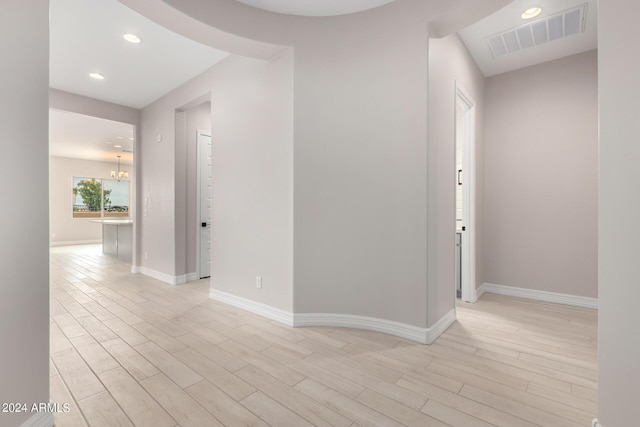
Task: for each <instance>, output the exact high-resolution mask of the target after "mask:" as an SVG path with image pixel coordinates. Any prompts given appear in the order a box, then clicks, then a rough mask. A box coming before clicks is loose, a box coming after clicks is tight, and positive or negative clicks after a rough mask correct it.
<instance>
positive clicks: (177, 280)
mask: <svg viewBox="0 0 640 427" xmlns="http://www.w3.org/2000/svg"><path fill="white" fill-rule="evenodd" d="M131 272H132V273H134V274H144V275H145V276H149V277H153V278H154V279H157V280H160V281H161V282H164V283H168V284H170V285H174V286H175V285H182V284H183V283H187V275H186V274H183V275H182V276H172V275H170V274H166V273H162V272H160V271H156V270H152V269H150V268H148V267H143V266H139V265H138V266H133V265H132V266H131Z"/></svg>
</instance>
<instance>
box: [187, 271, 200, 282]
mask: <svg viewBox="0 0 640 427" xmlns="http://www.w3.org/2000/svg"><path fill="white" fill-rule="evenodd" d="M194 280H200V278H199V277H198V273H189V274H187V282H193V281H194Z"/></svg>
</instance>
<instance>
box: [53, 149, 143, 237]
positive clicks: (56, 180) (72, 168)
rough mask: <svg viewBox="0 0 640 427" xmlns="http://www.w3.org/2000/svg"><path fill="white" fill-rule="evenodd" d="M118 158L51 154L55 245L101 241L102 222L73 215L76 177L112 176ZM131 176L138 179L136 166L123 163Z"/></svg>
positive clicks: (104, 177) (106, 177) (107, 177)
mask: <svg viewBox="0 0 640 427" xmlns="http://www.w3.org/2000/svg"><path fill="white" fill-rule="evenodd" d="M115 168H116V163H114V162H97V161H91V160H81V159H68V158H65V157H54V156H51V157H49V230H50V242H51V244H52V245H63V244H75V243H83V242H86V243H90V242H99V241H101V239H102V226H101V225H100V224H97V223H95V222H91V221H89V220H88V219H79V218H73V210H72V203H73V195H72V193H71V189H72V187H73V177H89V178H101V179H110V173H111V171H112V170H114V169H115ZM122 169H123V170H126V171H127V172H129V179H130V180H131V181H133V180H135V174H134V173H133V172H134V171H133V168H132V167H131V166H130V165H126V166H123V168H122Z"/></svg>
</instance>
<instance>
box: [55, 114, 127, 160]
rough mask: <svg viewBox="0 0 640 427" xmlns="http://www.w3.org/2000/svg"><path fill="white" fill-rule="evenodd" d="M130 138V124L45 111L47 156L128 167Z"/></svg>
mask: <svg viewBox="0 0 640 427" xmlns="http://www.w3.org/2000/svg"><path fill="white" fill-rule="evenodd" d="M134 136H135V135H134V128H133V126H132V125H130V124H126V123H120V122H114V121H111V120H105V119H99V118H97V117H91V116H84V115H82V114H76V113H70V112H67V111H60V110H54V109H50V110H49V155H50V156H57V157H70V158H74V159H86V160H98V161H109V162H111V161H112V162H114V164H115V163H116V162H117V157H116V156H119V155H120V156H122V159H121V160H122V163H123V164H132V160H133V154H132V151H133V142H134V140H133V138H134ZM118 146H120V147H118Z"/></svg>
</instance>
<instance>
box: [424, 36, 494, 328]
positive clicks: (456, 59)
mask: <svg viewBox="0 0 640 427" xmlns="http://www.w3.org/2000/svg"><path fill="white" fill-rule="evenodd" d="M484 80H485V79H484V76H483V75H482V73H481V72H480V70H479V69H478V67H477V66H476V64H475V62H474V61H473V58H472V57H471V55H470V54H469V52H468V51H467V49H466V47H465V46H464V44H463V43H462V41H461V40H460V37H458V35H457V34H453V35H451V36H448V37H445V38H442V39H435V38H434V39H431V41H430V43H429V156H428V157H429V169H428V170H429V234H428V235H429V237H430V238H429V275H430V276H429V277H430V280H429V282H430V283H433V284H434V286H433V287H431V288H430V289H429V291H430V295H432V298H430V301H429V302H430V304H431V303H432V302H435V301H440V302H439V304H438V305H436V306H439V307H445V306H446V304H449V305H451V304H452V301H454V296H455V275H454V268H455V259H454V257H453V255H454V249H455V219H456V212H455V190H456V178H457V176H456V163H455V111H456V104H455V100H456V82H457V84H458V85H460V87H462V88H463V89H464V90H465V92H466V93H468V94H469V96H471V97H472V98H473V101H474V102H475V104H476V107H475V110H476V121H475V123H476V129H475V134H476V141H475V142H476V162H475V171H476V173H475V176H473V177H472V179H473V180H474V181H475V186H476V207H475V208H476V224H478V226H477V227H476V230H475V232H476V259H477V262H476V279H475V283H474V285H475V284H476V283H482V274H483V269H482V242H483V233H482V228H481V224H482V219H483V218H482V203H483V191H482V189H483V185H482V178H483V173H482V172H483V169H482V165H483V115H484V107H483V105H484ZM434 310H436V308H435V307H434ZM438 314H439V315H440V316H442V315H444V314H445V313H442V312H441V311H440V312H438V311H436V315H438ZM436 317H437V316H436Z"/></svg>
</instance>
